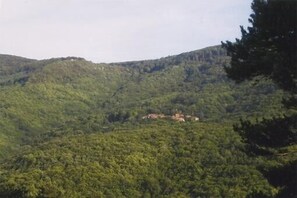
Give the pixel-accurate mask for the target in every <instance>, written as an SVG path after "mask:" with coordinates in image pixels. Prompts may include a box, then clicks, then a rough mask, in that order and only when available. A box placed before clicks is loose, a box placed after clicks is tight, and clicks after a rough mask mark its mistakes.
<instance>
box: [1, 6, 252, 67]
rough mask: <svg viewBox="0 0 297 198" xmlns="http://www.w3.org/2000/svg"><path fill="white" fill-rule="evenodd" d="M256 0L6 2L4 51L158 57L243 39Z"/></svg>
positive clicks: (100, 58) (99, 58)
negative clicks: (241, 34)
mask: <svg viewBox="0 0 297 198" xmlns="http://www.w3.org/2000/svg"><path fill="white" fill-rule="evenodd" d="M250 3H251V1H246V0H223V1H219V2H217V1H214V0H209V1H201V0H200V1H197V0H196V1H195V0H183V1H181V0H172V1H169V0H161V1H156V0H150V1H149V0H141V1H136V0H109V1H107V0H84V1H83V0H60V1H58V0H39V1H37V0H0V38H1V39H0V46H1V47H0V54H11V55H17V56H22V57H26V58H33V59H47V58H52V57H67V56H78V57H83V58H86V59H87V60H91V61H93V62H123V61H133V60H144V59H155V58H160V57H166V56H170V55H176V54H180V53H183V52H188V51H193V50H197V49H202V48H205V47H209V46H214V45H219V44H220V42H221V41H225V40H231V41H234V40H235V38H238V37H240V28H239V26H240V25H243V26H245V27H246V26H247V25H248V17H249V15H250V13H251V9H250Z"/></svg>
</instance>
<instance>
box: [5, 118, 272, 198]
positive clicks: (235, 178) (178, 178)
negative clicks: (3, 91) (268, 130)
mask: <svg viewBox="0 0 297 198" xmlns="http://www.w3.org/2000/svg"><path fill="white" fill-rule="evenodd" d="M48 136H51V135H50V134H48ZM226 137H228V138H226ZM242 148H243V145H242V143H241V141H240V138H239V136H238V135H237V134H236V133H235V132H233V131H232V129H231V128H230V127H228V126H223V125H221V124H203V123H195V124H193V123H184V124H179V123H174V122H154V123H151V124H141V125H137V126H131V125H124V126H122V127H120V128H116V129H114V130H113V131H112V132H109V133H104V134H102V133H93V134H89V135H86V134H79V135H60V136H59V135H58V136H57V134H55V135H52V137H51V138H50V139H49V140H47V141H45V142H41V143H37V144H35V145H32V146H30V147H26V148H24V150H23V151H22V152H21V153H19V154H18V155H16V156H15V157H14V158H12V159H10V161H8V162H6V163H5V164H4V165H3V167H4V168H5V169H6V171H3V173H2V175H1V180H0V184H1V185H0V189H1V190H2V192H0V193H1V194H2V195H3V196H7V197H156V196H157V197H189V196H191V197H199V196H200V197H245V196H250V195H255V194H257V195H266V196H269V197H270V196H272V195H274V194H275V193H276V191H277V190H276V189H274V188H272V187H271V186H269V185H268V183H267V181H266V180H265V179H263V177H262V175H261V174H260V173H259V172H258V171H257V170H256V169H255V165H256V164H257V163H261V161H252V160H250V159H249V158H248V157H247V156H246V155H245V154H244V153H243V152H242ZM234 156H236V158H235V157H234Z"/></svg>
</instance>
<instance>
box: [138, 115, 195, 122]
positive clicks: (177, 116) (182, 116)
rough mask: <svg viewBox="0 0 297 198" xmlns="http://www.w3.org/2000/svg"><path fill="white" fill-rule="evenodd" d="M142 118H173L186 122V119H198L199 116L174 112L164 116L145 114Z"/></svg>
mask: <svg viewBox="0 0 297 198" xmlns="http://www.w3.org/2000/svg"><path fill="white" fill-rule="evenodd" d="M142 119H151V120H156V119H170V120H174V121H176V122H186V121H199V118H198V117H196V116H191V115H184V114H182V113H176V114H174V115H171V116H166V115H164V114H154V113H153V114H148V115H146V116H143V117H142Z"/></svg>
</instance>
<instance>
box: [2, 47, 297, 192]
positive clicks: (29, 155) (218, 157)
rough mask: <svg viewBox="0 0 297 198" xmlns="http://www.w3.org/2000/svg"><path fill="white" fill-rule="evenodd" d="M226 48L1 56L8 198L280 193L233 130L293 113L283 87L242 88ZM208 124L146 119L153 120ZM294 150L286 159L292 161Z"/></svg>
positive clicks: (268, 163) (271, 163)
mask: <svg viewBox="0 0 297 198" xmlns="http://www.w3.org/2000/svg"><path fill="white" fill-rule="evenodd" d="M229 64H230V58H228V57H227V54H226V51H225V50H224V49H222V48H221V47H219V46H214V47H209V48H205V49H202V50H197V51H193V52H188V53H183V54H180V55H177V56H169V57H165V58H161V59H157V60H145V61H135V62H123V63H111V64H103V63H102V64H95V63H92V62H90V61H87V60H85V59H83V58H77V57H66V58H54V59H49V60H31V59H26V58H21V57H16V56H9V55H0V109H1V110H0V162H1V164H2V165H1V166H0V197H257V196H258V197H272V196H274V195H275V194H276V193H277V192H278V191H279V190H280V187H275V186H272V185H271V184H269V183H268V181H267V179H266V178H265V177H264V176H263V174H262V173H261V172H260V171H259V168H260V169H261V168H262V169H265V168H267V167H278V166H280V165H281V164H282V163H286V162H287V161H289V160H290V159H292V158H296V156H294V155H293V154H292V151H294V150H295V151H296V147H295V146H294V145H293V146H290V147H286V148H284V149H283V150H280V151H277V152H278V153H279V156H280V157H279V158H274V159H271V160H267V159H264V158H262V157H261V156H257V157H253V156H248V155H246V154H245V152H244V143H242V140H241V137H240V136H239V134H237V133H236V132H234V130H233V128H232V124H233V123H235V122H237V121H238V120H239V119H250V120H251V121H256V120H258V119H263V117H265V118H267V119H269V118H272V117H273V116H280V115H283V114H285V113H288V114H289V113H290V112H289V111H288V110H286V109H285V108H284V107H283V104H282V102H281V101H282V100H283V98H284V97H286V94H285V93H284V92H283V91H282V90H281V89H279V88H278V87H277V86H276V85H275V84H274V83H273V82H272V81H271V80H268V79H265V78H260V77H259V78H256V79H254V80H253V81H245V82H243V83H242V84H239V85H238V84H235V83H233V82H232V81H231V80H229V79H228V78H227V76H226V74H225V72H224V66H228V65H229ZM175 113H180V114H185V115H191V116H197V117H199V119H200V121H199V122H194V121H186V122H183V123H179V122H174V121H172V120H166V119H165V120H144V119H143V116H145V115H147V114H164V115H168V116H170V115H173V114H175ZM284 154H285V155H284Z"/></svg>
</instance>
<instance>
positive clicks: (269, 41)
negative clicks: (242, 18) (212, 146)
mask: <svg viewBox="0 0 297 198" xmlns="http://www.w3.org/2000/svg"><path fill="white" fill-rule="evenodd" d="M252 9H253V13H252V14H251V17H250V19H249V21H250V22H251V25H252V26H251V27H248V28H247V30H245V29H244V28H243V27H241V32H242V38H241V39H240V40H239V39H237V40H236V42H235V43H231V42H230V41H227V42H226V43H222V45H223V47H224V48H226V49H227V53H228V55H230V56H231V65H230V66H228V67H225V70H226V72H227V75H228V77H230V78H231V79H233V80H235V81H237V82H242V81H243V80H246V79H249V80H250V79H252V78H253V77H256V76H264V77H266V78H269V79H271V80H273V81H274V82H275V83H276V84H277V85H278V86H279V87H280V88H281V89H282V90H284V91H285V92H286V97H284V99H283V101H282V102H283V104H284V106H285V107H286V108H287V111H286V112H285V114H284V115H281V116H277V117H273V118H270V119H266V118H263V119H262V120H260V121H259V120H257V121H256V122H253V121H250V120H241V122H240V124H237V125H235V126H234V129H235V131H237V132H239V134H240V135H241V136H242V138H243V140H244V142H245V143H246V152H247V153H248V154H252V155H261V156H266V158H267V160H268V159H273V158H279V155H291V154H295V156H293V157H289V158H287V160H285V162H283V163H282V165H280V166H277V167H270V168H268V167H266V170H262V172H263V173H264V174H265V176H266V177H267V179H268V180H269V181H270V183H271V184H272V185H274V186H278V187H282V189H281V191H280V192H279V193H278V197H285V198H289V197H292V198H295V197H296V196H297V189H296V186H297V158H296V148H295V149H294V147H295V146H296V145H297V111H296V109H297V72H296V71H297V70H296V69H297V45H296V43H297V34H296V33H297V26H296V19H297V1H292V0H284V1H276V0H267V1H257V0H254V1H253V3H252ZM291 147H293V149H292V148H291ZM290 148H291V149H290ZM284 150H285V151H286V152H285V154H283V153H282V152H283V151H284ZM280 152H281V153H282V154H280Z"/></svg>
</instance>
